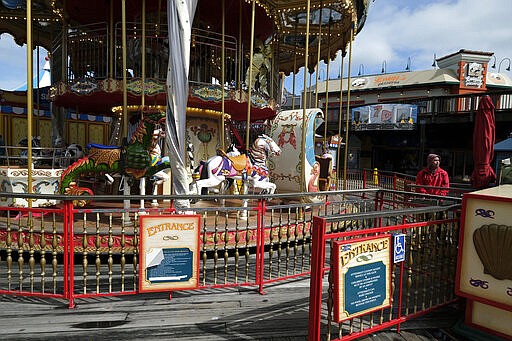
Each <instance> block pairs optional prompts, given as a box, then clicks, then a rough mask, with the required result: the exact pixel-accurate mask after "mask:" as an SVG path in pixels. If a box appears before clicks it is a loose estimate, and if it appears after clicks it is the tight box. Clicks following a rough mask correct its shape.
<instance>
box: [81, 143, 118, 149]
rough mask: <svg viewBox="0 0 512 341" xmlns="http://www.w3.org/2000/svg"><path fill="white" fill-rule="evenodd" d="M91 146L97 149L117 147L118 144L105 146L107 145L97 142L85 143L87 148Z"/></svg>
mask: <svg viewBox="0 0 512 341" xmlns="http://www.w3.org/2000/svg"><path fill="white" fill-rule="evenodd" d="M91 148H98V149H118V148H120V147H119V146H107V145H104V144H98V143H89V144H88V145H87V149H91Z"/></svg>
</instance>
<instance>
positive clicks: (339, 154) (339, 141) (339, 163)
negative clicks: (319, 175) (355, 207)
mask: <svg viewBox="0 0 512 341" xmlns="http://www.w3.org/2000/svg"><path fill="white" fill-rule="evenodd" d="M344 52H345V51H341V71H340V95H339V96H340V99H339V107H340V110H339V113H338V147H337V151H336V175H339V174H340V165H341V162H340V160H341V123H342V122H343V73H344V70H343V69H344V66H345V65H344V60H345V53H344ZM336 178H338V176H337V177H336ZM343 187H345V185H343ZM336 189H337V190H339V188H338V186H336Z"/></svg>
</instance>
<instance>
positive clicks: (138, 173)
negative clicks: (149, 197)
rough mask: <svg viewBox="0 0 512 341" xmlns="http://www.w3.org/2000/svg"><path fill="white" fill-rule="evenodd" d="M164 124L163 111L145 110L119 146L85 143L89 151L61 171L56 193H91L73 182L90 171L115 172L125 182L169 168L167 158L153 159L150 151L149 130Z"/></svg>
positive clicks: (152, 142) (74, 202)
mask: <svg viewBox="0 0 512 341" xmlns="http://www.w3.org/2000/svg"><path fill="white" fill-rule="evenodd" d="M164 124H165V112H161V111H148V112H145V113H144V115H143V119H142V120H141V121H139V124H138V126H137V129H136V130H135V132H134V133H133V135H132V137H131V139H130V141H129V142H128V143H127V144H126V145H123V146H121V147H119V146H104V145H98V144H89V145H88V146H87V148H88V149H89V154H88V155H86V156H84V157H83V158H81V159H79V160H77V161H76V162H75V163H73V164H71V165H70V166H69V167H68V168H67V169H66V170H65V171H64V173H63V174H62V176H61V181H60V184H59V193H61V194H66V195H85V196H88V195H92V194H93V192H92V190H91V189H89V188H87V187H79V186H77V180H78V179H80V177H82V176H85V175H90V174H98V175H103V176H106V175H110V174H115V173H119V174H121V175H123V176H124V177H126V178H128V179H129V180H127V182H128V183H130V182H133V180H134V179H135V180H140V179H141V178H143V177H149V178H151V177H152V176H153V175H155V174H157V173H158V172H159V171H161V170H163V169H166V168H169V167H170V163H169V160H168V159H162V161H161V162H157V163H153V162H152V160H151V155H150V152H151V151H152V150H153V149H154V147H155V145H154V140H155V139H154V138H153V132H154V131H155V130H157V128H158V127H161V126H164ZM87 203H88V200H87V199H84V200H74V201H73V204H74V205H75V206H80V207H83V206H85V205H86V204H87Z"/></svg>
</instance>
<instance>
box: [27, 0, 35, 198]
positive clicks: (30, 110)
mask: <svg viewBox="0 0 512 341" xmlns="http://www.w3.org/2000/svg"><path fill="white" fill-rule="evenodd" d="M32 74H33V57H32V1H31V0H27V141H28V143H27V144H28V146H27V147H28V155H27V157H28V165H27V166H28V175H27V186H28V193H33V192H34V191H33V188H32V171H33V164H32V115H33V113H34V108H33V105H34V97H33V96H34V87H33V79H32ZM27 202H28V207H32V198H27Z"/></svg>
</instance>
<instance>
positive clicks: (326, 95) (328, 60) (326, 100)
mask: <svg viewBox="0 0 512 341" xmlns="http://www.w3.org/2000/svg"><path fill="white" fill-rule="evenodd" d="M331 14H332V9H330V10H329V26H328V29H327V70H326V71H327V77H326V80H325V117H324V146H325V145H326V144H327V123H328V121H329V71H330V70H329V69H330V66H331Z"/></svg>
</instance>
